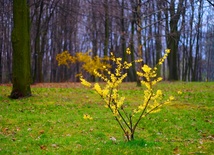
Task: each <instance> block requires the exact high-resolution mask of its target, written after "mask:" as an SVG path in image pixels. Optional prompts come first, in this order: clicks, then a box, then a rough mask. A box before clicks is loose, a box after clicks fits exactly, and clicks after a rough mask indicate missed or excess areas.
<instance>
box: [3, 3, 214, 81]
mask: <svg viewBox="0 0 214 155" xmlns="http://www.w3.org/2000/svg"><path fill="white" fill-rule="evenodd" d="M28 5H29V7H30V32H31V34H30V36H31V37H30V39H31V41H30V45H31V46H30V47H31V76H32V82H34V83H35V82H64V81H73V82H75V81H78V79H77V78H76V76H75V75H76V74H78V73H79V72H80V70H81V69H80V64H79V63H76V64H73V65H71V66H70V68H67V67H66V66H58V64H57V61H56V55H57V54H58V53H61V52H63V51H68V52H69V53H70V54H71V55H74V54H75V53H76V52H80V51H82V52H87V51H89V50H92V53H91V56H92V57H94V56H100V57H104V56H108V55H109V53H110V52H113V53H114V54H115V55H116V56H118V57H122V58H123V60H129V61H133V60H135V59H139V58H143V63H146V64H148V65H151V66H154V65H155V64H156V63H157V62H158V60H159V58H160V57H161V56H162V55H163V53H164V51H165V49H166V48H169V49H171V53H170V55H169V57H168V61H167V63H165V64H164V65H163V66H162V68H159V74H161V75H162V76H163V77H164V79H165V80H173V81H174V80H182V81H213V80H214V67H213V66H214V19H213V15H214V7H213V3H212V2H211V1H209V0H208V1H205V0H179V1H177V0H51V1H50V0H28ZM0 21H1V22H0V83H8V82H11V80H12V40H11V34H12V29H13V25H14V23H13V2H12V1H11V0H0ZM127 48H130V50H131V55H127V54H126V49H127ZM139 67H140V65H138V64H135V63H133V65H132V67H131V68H130V70H129V73H128V78H127V79H126V81H137V80H138V77H137V74H136V71H137V70H139ZM88 77H89V75H88Z"/></svg>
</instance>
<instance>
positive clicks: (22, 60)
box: [10, 0, 32, 99]
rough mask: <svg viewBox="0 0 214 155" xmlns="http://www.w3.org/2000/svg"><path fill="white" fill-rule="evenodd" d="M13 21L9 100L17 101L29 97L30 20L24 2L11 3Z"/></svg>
mask: <svg viewBox="0 0 214 155" xmlns="http://www.w3.org/2000/svg"><path fill="white" fill-rule="evenodd" d="M13 21H14V28H13V31H12V46H13V66H12V70H13V71H12V73H13V75H12V83H13V88H12V92H11V95H10V98H13V99H18V98H22V97H28V96H31V89H30V84H31V82H32V79H31V67H30V20H29V7H28V6H27V1H26V0H14V1H13Z"/></svg>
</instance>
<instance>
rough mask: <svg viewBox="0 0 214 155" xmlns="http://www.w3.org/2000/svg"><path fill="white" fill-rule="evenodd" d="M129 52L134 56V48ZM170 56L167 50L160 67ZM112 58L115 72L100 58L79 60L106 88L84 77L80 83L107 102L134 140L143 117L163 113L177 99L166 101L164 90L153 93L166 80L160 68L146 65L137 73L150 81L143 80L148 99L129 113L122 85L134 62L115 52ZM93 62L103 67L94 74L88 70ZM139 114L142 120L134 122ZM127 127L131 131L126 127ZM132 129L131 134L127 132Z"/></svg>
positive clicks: (128, 50)
mask: <svg viewBox="0 0 214 155" xmlns="http://www.w3.org/2000/svg"><path fill="white" fill-rule="evenodd" d="M126 52H127V54H130V49H127V50H126ZM169 53H170V50H169V49H167V50H166V51H165V54H164V56H163V57H162V58H161V59H160V60H159V62H158V64H157V65H161V64H162V63H163V62H164V60H165V59H166V57H167V56H168V54H169ZM110 55H111V56H110V58H109V59H110V60H111V61H113V63H114V64H115V65H116V68H115V70H114V72H112V70H110V69H109V66H108V65H107V64H105V65H103V64H102V63H103V62H101V61H100V59H99V58H95V59H93V60H91V59H90V60H89V57H90V56H88V57H87V56H83V54H81V55H77V59H78V61H80V62H85V65H86V66H83V68H84V69H85V70H87V71H88V72H89V73H91V74H93V75H95V76H97V77H99V78H101V79H102V80H103V81H104V82H105V83H106V85H105V86H104V87H101V86H100V84H99V83H95V84H94V85H92V84H90V83H89V82H87V81H86V80H85V79H83V77H81V78H80V80H81V83H82V84H83V85H85V86H88V87H92V88H93V89H94V90H95V91H96V92H97V93H98V94H99V95H100V96H101V97H102V99H103V100H104V102H105V107H107V108H109V109H110V110H111V112H112V113H113V115H114V117H115V119H116V120H117V122H118V123H119V125H120V127H121V128H122V130H123V131H124V133H125V135H126V137H127V139H128V140H130V137H132V136H130V134H131V135H133V134H134V131H135V128H136V126H137V125H138V123H139V121H140V120H141V119H142V118H143V117H145V116H146V115H148V114H150V113H156V112H159V111H160V107H161V106H162V105H164V104H169V103H170V102H171V101H172V100H174V97H173V96H170V97H169V98H168V99H166V100H164V99H163V92H162V90H157V91H154V90H153V87H154V85H155V84H157V83H158V82H160V81H161V80H162V77H157V70H158V69H157V67H154V68H151V67H149V66H148V65H146V64H144V65H143V66H142V68H141V69H142V72H137V75H138V76H140V77H143V79H146V80H142V81H141V83H142V84H143V85H144V86H145V87H146V90H144V93H143V95H144V100H143V101H142V103H140V104H139V105H138V106H137V108H135V109H133V110H132V112H131V113H127V112H126V111H125V109H124V100H125V97H124V96H121V95H120V94H119V86H120V84H121V83H122V81H123V80H124V79H125V78H126V77H127V73H126V72H124V70H127V69H129V68H130V67H131V66H132V63H128V62H126V61H124V62H122V58H117V57H115V56H114V55H113V53H111V54H110ZM135 62H142V59H139V60H136V61H135ZM93 63H94V64H98V66H99V65H100V67H97V68H96V67H95V68H93V73H92V70H91V69H89V68H87V67H89V66H90V67H91V66H92V64H93ZM100 68H101V69H100ZM179 93H180V92H179ZM121 113H123V114H121ZM136 113H140V114H138V116H139V118H138V119H137V121H136V122H135V123H134V122H133V120H132V117H134V116H135V114H136ZM136 115H137V114H136ZM124 124H125V126H126V127H127V128H125V127H124ZM128 130H129V132H126V131H128Z"/></svg>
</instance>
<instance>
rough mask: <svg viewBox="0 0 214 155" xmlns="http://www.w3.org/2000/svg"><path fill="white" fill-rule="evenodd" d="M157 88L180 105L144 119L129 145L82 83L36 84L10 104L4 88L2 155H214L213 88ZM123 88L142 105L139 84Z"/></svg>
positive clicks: (0, 106) (181, 85) (0, 96)
mask: <svg viewBox="0 0 214 155" xmlns="http://www.w3.org/2000/svg"><path fill="white" fill-rule="evenodd" d="M158 87H159V88H161V89H163V90H164V92H166V94H165V95H166V96H168V95H173V96H175V97H176V100H175V101H173V103H172V104H171V105H169V106H166V107H164V108H163V110H162V111H160V112H159V113H155V114H151V115H149V116H148V117H146V118H144V119H142V121H141V122H140V124H139V126H138V128H137V130H136V137H135V140H134V141H133V142H125V139H124V136H123V133H122V130H121V129H120V127H119V126H118V125H117V122H116V121H115V120H114V119H113V117H112V115H111V113H110V112H109V110H108V109H106V108H105V107H104V105H103V102H102V100H101V99H100V97H99V96H98V95H97V94H96V93H95V92H93V91H92V90H89V89H87V88H84V87H83V86H81V85H80V84H74V83H61V84H50V83H49V84H37V85H33V86H32V93H33V96H32V97H30V98H24V99H20V100H11V99H9V98H8V97H7V96H8V95H9V94H10V91H11V86H6V85H1V86H0V154H1V155H7V154H14V155H17V154H27V155H28V154H30V155H31V154H33V155H37V154H38V155H40V154H59V155H66V154H68V155H69V154H89V155H90V154H102V155H107V154H113V155H114V154H115V155H119V154H133V155H137V154H149V155H150V154H151V155H156V154H157V155H159V154H160V155H162V154H163V155H168V154H169V155H170V154H181V155H182V154H208V155H209V154H214V83H211V82H210V83H209V82H207V83H205V82H204V83H203V82H200V83H183V82H175V83H170V82H162V83H160V84H159V85H158ZM121 89H122V91H121V93H123V94H124V95H125V96H126V98H127V100H126V104H127V106H131V105H132V104H136V103H138V102H141V101H142V99H143V96H142V94H143V88H139V87H136V84H135V83H124V84H123V85H122V88H121ZM179 90H180V91H182V92H183V93H182V94H181V95H178V94H177V92H178V91H179ZM84 114H89V115H91V116H92V117H93V120H84V119H83V115H84ZM112 136H113V137H115V138H116V139H117V140H116V142H115V143H114V142H112V141H111V140H110V137H112Z"/></svg>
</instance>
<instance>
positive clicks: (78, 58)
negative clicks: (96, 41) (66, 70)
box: [56, 51, 111, 75]
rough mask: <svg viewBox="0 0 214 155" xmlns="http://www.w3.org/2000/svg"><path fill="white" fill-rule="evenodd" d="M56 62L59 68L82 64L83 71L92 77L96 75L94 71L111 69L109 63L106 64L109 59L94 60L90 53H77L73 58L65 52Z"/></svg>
mask: <svg viewBox="0 0 214 155" xmlns="http://www.w3.org/2000/svg"><path fill="white" fill-rule="evenodd" d="M56 60H57V62H58V65H59V66H60V65H66V66H68V67H69V66H70V65H71V64H74V63H77V62H80V63H81V64H82V69H83V70H85V71H87V72H88V73H89V74H91V75H94V70H100V71H103V70H105V69H106V68H110V67H111V66H110V65H109V64H108V63H106V61H107V60H108V58H100V57H98V56H96V57H93V58H92V57H91V56H90V51H89V52H86V53H82V52H77V53H76V54H75V55H74V56H71V55H70V53H68V51H64V52H62V53H60V54H57V56H56Z"/></svg>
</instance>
